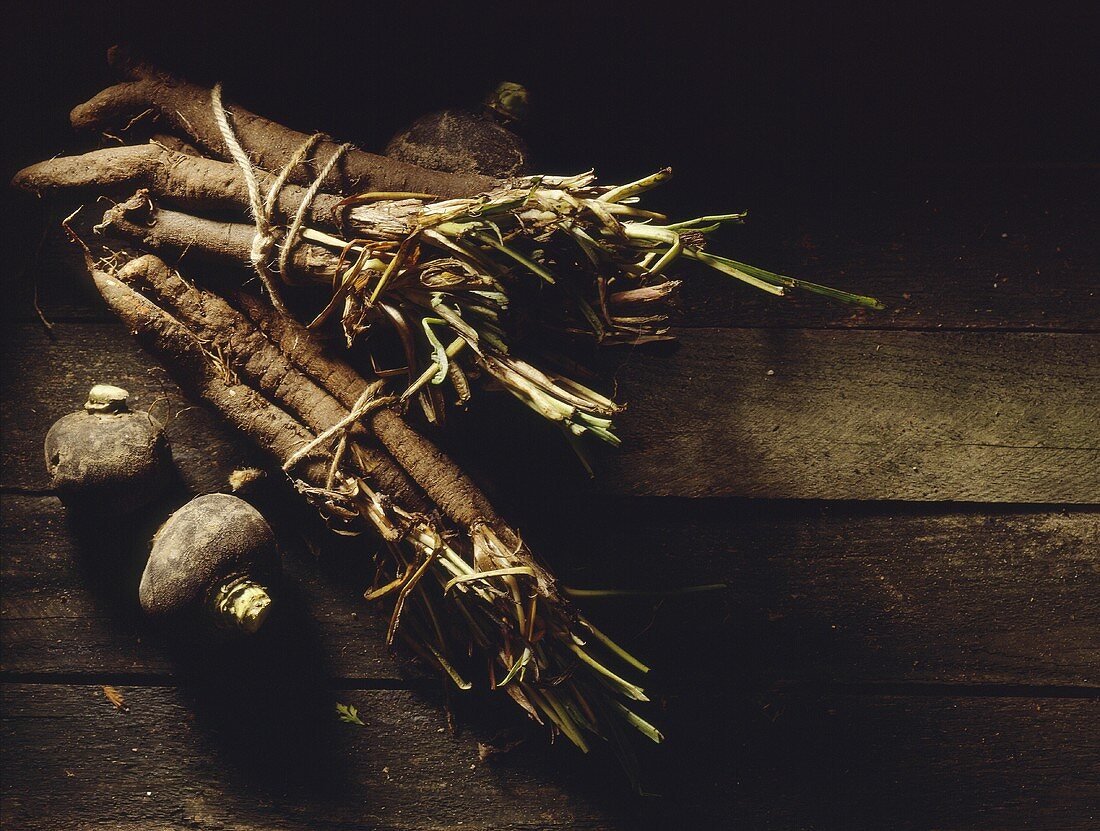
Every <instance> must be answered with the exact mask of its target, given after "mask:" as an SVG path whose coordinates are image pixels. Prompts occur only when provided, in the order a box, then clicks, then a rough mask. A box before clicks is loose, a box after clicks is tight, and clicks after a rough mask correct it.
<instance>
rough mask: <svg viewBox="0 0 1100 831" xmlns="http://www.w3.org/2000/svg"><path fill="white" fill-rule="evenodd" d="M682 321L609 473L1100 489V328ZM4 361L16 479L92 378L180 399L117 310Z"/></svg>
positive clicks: (5, 459)
mask: <svg viewBox="0 0 1100 831" xmlns="http://www.w3.org/2000/svg"><path fill="white" fill-rule="evenodd" d="M682 334H683V342H682V344H681V346H680V348H679V349H678V350H677V351H676V352H675V353H674V354H672V355H667V354H661V355H658V354H652V353H646V352H642V351H637V352H634V353H631V354H630V355H629V356H628V358H627V359H626V361H625V362H624V363H623V364H622V365H621V366H620V367H619V369H618V372H617V379H618V389H619V395H620V397H621V399H622V400H624V401H626V402H627V404H628V411H627V413H626V414H624V416H623V417H622V418H621V434H622V436H623V439H624V444H623V447H622V448H621V449H619V450H615V451H614V452H607V453H602V452H601V451H600V450H599V449H597V451H596V452H597V453H598V454H600V456H601V458H602V459H603V470H602V471H601V478H600V482H599V487H600V488H603V489H606V490H608V491H612V492H619V493H627V494H633V495H658V496H690V497H699V496H748V497H768V498H784V499H866V500H913V501H933V502H935V501H953V502H1017V503H1074V504H1093V503H1095V502H1097V500H1098V499H1100V421H1098V420H1097V419H1096V418H1095V412H1096V390H1098V389H1100V354H1098V352H1100V344H1098V342H1097V340H1096V339H1095V338H1093V337H1091V336H1089V335H1085V334H1068V333H1043V334H1038V333H1034V334H1032V333H1018V332H1017V333H992V332H989V333H978V332H975V333H960V332H938V333H934V332H865V331H815V330H788V331H782V330H775V331H761V330H721V329H706V330H690V331H684V332H683V333H682ZM4 362H5V375H6V377H8V378H9V379H11V380H12V382H13V383H14V384H16V385H17V386H19V387H20V389H21V395H22V399H23V400H22V401H21V402H20V404H19V406H16V407H9V408H6V409H5V412H4V414H3V418H4V429H5V434H6V436H7V440H6V441H5V443H4V446H3V448H2V449H0V453H2V456H0V484H2V485H3V486H5V487H19V488H31V489H33V488H41V487H43V486H44V485H45V482H46V480H45V473H44V470H43V467H42V464H41V461H40V460H39V452H40V451H39V442H40V440H41V438H40V437H41V436H43V435H45V432H46V429H47V428H48V426H49V424H50V423H51V422H52V421H53V420H54V419H56V418H57V417H59V416H60V415H62V414H64V412H68V411H70V410H71V409H75V408H77V407H79V405H80V403H82V401H83V397H84V394H85V391H86V390H87V388H88V387H89V386H90V385H91V384H92V383H95V382H98V381H111V382H113V383H117V384H121V385H123V386H128V388H130V389H131V392H134V393H135V401H136V404H137V405H138V406H149V405H150V404H151V403H152V401H153V400H155V399H156V398H158V397H161V396H165V395H167V396H168V400H169V402H170V403H171V404H172V406H173V407H174V408H178V409H182V403H180V402H182V399H181V398H180V397H179V395H178V393H177V392H176V391H175V387H174V385H173V384H172V383H171V381H169V380H168V379H167V377H166V375H165V373H164V371H163V370H162V369H160V368H159V367H158V366H157V365H156V364H155V362H154V361H153V360H152V359H151V358H149V357H148V356H146V355H145V354H144V353H142V352H141V351H140V350H139V349H138V348H137V347H136V346H135V345H134V344H133V343H132V342H130V339H129V338H128V337H127V335H126V334H125V332H124V331H123V330H122V328H121V327H120V326H117V325H113V324H88V323H82V324H63V325H60V326H58V327H57V339H56V340H49V339H47V338H46V337H45V336H44V335H43V334H42V333H41V332H39V331H37V330H36V329H35V328H34V327H32V326H30V325H24V326H23V327H22V328H21V329H20V330H18V337H17V339H15V340H14V341H13V342H12V344H11V349H9V350H8V351H7V353H6V354H5V356H4ZM769 373H770V374H769ZM32 379H33V380H32ZM66 398H68V400H69V401H71V403H70V404H64V403H63V402H64V401H65V400H66ZM192 413H194V419H196V420H195V421H192V420H191V414H192ZM526 418H528V419H529V420H531V419H535V418H536V417H535V416H533V415H527V416H526ZM522 429H523V428H522V427H520V428H519V431H522ZM517 435H521V436H522V435H523V433H522V432H517ZM170 437H171V438H173V439H175V440H176V447H177V450H178V452H179V453H181V454H184V455H191V456H193V457H194V458H193V459H192V460H191V462H190V463H189V464H187V465H185V467H187V468H188V469H190V470H194V471H196V474H195V475H196V476H198V477H199V478H200V479H202V478H205V477H213V479H212V482H213V486H218V483H220V482H222V481H224V479H223V478H221V477H222V476H223V475H224V474H223V471H224V472H228V470H229V469H231V468H232V467H233V466H234V465H235V464H239V463H242V462H243V459H242V454H241V452H240V450H239V449H238V448H237V446H236V445H234V444H233V443H232V442H231V441H230V440H229V438H228V434H227V432H226V431H225V430H224V428H221V427H220V426H218V425H217V424H216V422H215V421H213V420H212V419H211V416H210V415H209V413H208V412H207V411H206V410H201V409H199V410H190V411H188V420H186V421H180V422H179V423H178V424H176V425H175V430H174V431H173V432H172V435H171V436H170ZM503 441H504V442H505V443H507V442H508V441H509V439H508V438H507V437H505V438H504V439H503ZM512 441H513V442H514V441H515V440H514V439H512ZM222 456H224V458H221V457H222ZM205 462H209V463H205ZM513 463H522V459H521V458H514V459H513ZM200 471H205V473H200ZM196 484H199V483H196ZM205 485H206V486H207V487H210V486H211V482H206V483H205Z"/></svg>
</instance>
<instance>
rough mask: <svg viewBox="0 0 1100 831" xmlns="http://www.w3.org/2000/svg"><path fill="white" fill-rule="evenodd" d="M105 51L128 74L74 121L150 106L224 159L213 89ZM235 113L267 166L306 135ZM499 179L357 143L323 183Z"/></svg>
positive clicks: (83, 124) (94, 122)
mask: <svg viewBox="0 0 1100 831" xmlns="http://www.w3.org/2000/svg"><path fill="white" fill-rule="evenodd" d="M107 59H108V62H109V63H110V64H111V65H112V66H113V67H114V68H115V69H116V70H117V71H119V72H120V74H122V75H123V76H124V77H126V78H128V79H129V80H128V81H126V82H124V83H121V84H117V85H115V86H113V87H109V88H107V89H105V90H103V91H102V92H100V93H99V94H98V95H96V96H95V97H93V98H92V99H91V100H89V101H87V102H85V103H83V104H81V105H79V106H78V107H76V108H75V109H73V111H72V113H71V114H70V121H71V122H72V125H73V126H74V127H76V128H84V129H95V130H106V129H110V128H113V127H115V126H117V125H119V124H126V123H127V122H129V121H130V120H131V119H133V118H134V117H135V116H138V115H140V114H141V113H144V112H146V111H149V110H152V111H153V112H154V113H155V114H156V116H157V117H158V118H159V119H160V120H161V121H162V122H163V123H165V124H167V125H169V126H170V127H171V128H172V131H174V132H177V133H181V134H183V135H185V136H188V137H189V138H190V139H191V140H192V141H194V142H195V144H197V145H198V146H200V147H201V148H203V149H204V150H206V151H208V152H210V153H212V154H214V155H215V156H219V157H221V158H223V159H224V158H228V157H229V153H228V150H227V148H226V145H225V142H224V140H223V139H222V135H221V131H220V130H219V128H218V125H217V122H216V121H215V119H214V114H213V110H212V108H211V104H210V90H208V89H205V88H203V87H200V86H197V85H195V84H190V83H187V82H186V81H182V80H180V79H178V78H173V77H172V76H170V75H168V74H167V73H165V72H162V71H160V70H158V69H155V68H154V67H152V66H149V65H148V64H145V63H141V62H138V61H134V60H132V59H131V58H130V57H129V56H128V55H127V54H126V53H125V52H124V51H123V50H121V49H119V48H118V47H112V49H110V50H109V51H108V54H107ZM232 116H233V124H234V128H235V130H236V132H237V136H238V139H239V141H240V143H241V146H242V147H243V148H244V149H245V151H246V152H247V153H248V154H249V155H250V157H251V158H252V160H253V161H254V163H255V164H256V165H258V166H259V167H261V168H263V169H265V170H269V171H278V170H281V169H282V167H283V165H285V164H286V163H287V161H288V160H289V159H291V158H292V157H293V155H294V153H295V151H297V149H298V148H299V147H300V146H301V145H302V143H303V142H305V141H306V139H308V138H309V136H308V135H307V134H306V133H300V132H298V131H297V130H291V129H289V128H287V127H284V126H282V125H281V124H276V123H275V122H274V121H269V120H268V119H266V118H262V117H261V116H258V115H255V114H253V113H250V112H248V110H245V109H243V108H241V107H237V106H234V107H232ZM337 148H338V145H337V144H336V143H335V142H332V141H328V140H324V141H321V142H320V143H319V144H318V145H317V148H316V150H315V153H314V158H316V159H318V160H319V162H320V163H323V162H324V160H327V159H328V158H329V157H330V156H332V154H333V153H335V152H336V151H337ZM315 175H316V171H315V170H313V169H312V166H304V167H300V168H299V169H298V170H295V171H293V172H292V173H291V181H293V182H296V183H298V184H308V183H309V182H310V181H311V180H312V178H313V177H314V176H315ZM496 184H497V182H496V180H494V179H491V178H489V177H486V176H478V175H473V174H454V173H441V172H438V171H432V170H425V169H423V168H420V167H416V166H415V165H411V164H406V163H404V162H399V161H396V160H394V159H387V158H386V157H384V156H378V155H375V154H373V153H367V152H365V151H362V150H358V149H352V150H351V151H350V152H348V154H347V156H346V158H345V159H344V161H343V162H342V163H341V164H339V165H337V169H336V170H335V171H333V172H332V173H331V174H330V176H329V177H328V179H327V180H326V181H325V182H324V183H323V187H324V189H325V190H328V191H330V192H340V191H341V190H342V189H343V188H345V187H349V186H350V187H354V188H356V189H358V190H375V191H411V192H417V193H432V194H436V195H437V196H440V197H452V196H470V195H472V194H476V193H480V192H481V191H484V190H489V189H490V188H492V187H494V186H495V185H496Z"/></svg>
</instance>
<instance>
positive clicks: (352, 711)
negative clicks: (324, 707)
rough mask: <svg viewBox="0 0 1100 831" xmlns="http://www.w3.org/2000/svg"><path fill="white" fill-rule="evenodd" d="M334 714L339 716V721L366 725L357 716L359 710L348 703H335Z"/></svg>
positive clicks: (361, 725)
mask: <svg viewBox="0 0 1100 831" xmlns="http://www.w3.org/2000/svg"><path fill="white" fill-rule="evenodd" d="M336 714H337V715H338V716H339V717H340V721H343V722H345V723H347V724H358V725H359V726H360V727H366V726H367V725H366V724H365V723H364V722H363V720H362V719H361V718H359V710H357V709H356V708H355V707H353V706H352V705H350V704H340V703H337V704H336Z"/></svg>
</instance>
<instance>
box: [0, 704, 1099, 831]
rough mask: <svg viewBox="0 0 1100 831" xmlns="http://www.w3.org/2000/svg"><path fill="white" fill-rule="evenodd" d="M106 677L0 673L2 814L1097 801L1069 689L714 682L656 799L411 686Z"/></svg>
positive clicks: (604, 816) (325, 825)
mask: <svg viewBox="0 0 1100 831" xmlns="http://www.w3.org/2000/svg"><path fill="white" fill-rule="evenodd" d="M118 690H119V692H121V694H122V695H123V697H124V699H125V702H126V705H127V706H128V707H129V708H130V709H129V712H126V713H123V712H119V711H118V710H116V709H115V707H114V706H113V705H112V704H111V703H110V702H109V701H108V700H107V699H106V698H105V696H104V694H103V691H102V689H101V688H100V687H98V686H66V687H59V686H54V685H5V686H4V690H3V693H4V704H5V707H4V711H5V718H4V721H3V733H2V735H3V744H4V749H5V754H11V756H12V757H13V758H18V759H19V760H20V764H19V765H17V766H12V767H10V768H9V772H8V775H7V776H5V778H4V783H3V810H4V816H5V827H7V828H11V829H38V828H43V829H45V828H56V827H58V826H66V827H81V828H112V829H116V828H119V829H139V828H147V827H150V826H156V827H158V828H181V829H182V828H194V827H203V828H235V829H265V830H266V829H272V828H277V829H299V828H301V829H305V828H309V829H352V828H377V827H385V828H394V829H405V828H408V829H412V828H440V829H442V828H459V827H461V828H473V829H490V828H493V829H495V828H517V829H536V828H538V829H553V828H575V829H597V828H600V829H602V828H622V827H633V828H670V827H676V828H703V827H719V826H721V827H730V826H731V825H733V826H737V825H742V824H743V825H749V826H753V825H758V824H761V823H763V824H766V825H767V827H768V828H775V829H788V828H821V829H846V828H852V827H859V828H872V827H878V828H887V827H888V828H899V829H911V828H912V829H917V828H930V827H932V828H944V827H950V828H971V827H979V826H980V827H994V826H995V827H997V828H1001V829H1025V828H1036V827H1048V828H1055V827H1057V828H1060V829H1088V828H1092V827H1094V825H1093V823H1094V822H1095V807H1096V804H1097V800H1098V798H1100V780H1098V778H1097V776H1096V772H1097V766H1098V765H1100V742H1098V741H1097V736H1098V734H1097V731H1096V730H1095V724H1096V719H1097V717H1098V712H1097V703H1096V702H1095V701H1088V700H1081V699H1054V700H1050V699H1046V700H1042V699H1034V698H1008V699H997V700H990V699H981V698H977V699H974V698H971V699H960V698H940V697H932V698H928V697H914V696H890V697H883V696H853V695H826V696H823V697H821V698H804V697H798V696H790V695H771V696H768V697H766V698H760V699H757V700H745V699H739V698H736V697H725V698H723V699H716V698H714V697H710V699H709V701H705V702H701V705H702V706H703V708H704V712H705V713H706V714H707V715H709V716H711V717H712V718H716V719H717V720H715V721H704V720H701V719H693V720H692V722H691V731H690V732H689V733H687V734H686V735H685V734H683V733H681V734H680V736H681V738H680V739H679V740H677V741H675V742H673V743H670V744H669V745H668V746H667V747H666V748H665V749H664V751H663V754H664V764H663V765H662V766H661V768H660V769H655V770H654V769H651V772H652V773H655V774H657V775H658V776H659V778H660V780H659V781H660V782H661V790H662V796H661V797H651V798H648V799H640V800H635V799H631V798H629V797H624V796H623V794H622V792H621V791H618V790H617V789H616V788H614V787H613V784H614V781H615V780H614V778H613V774H612V773H610V772H609V771H608V770H606V769H605V768H603V767H602V766H601V764H602V763H601V761H600V760H599V759H598V758H596V759H581V760H578V759H576V758H574V757H572V756H570V757H568V762H569V763H568V764H566V761H567V758H566V756H567V754H568V748H553V749H550V750H548V749H546V748H544V747H542V746H540V745H537V744H536V743H534V742H532V743H530V744H528V745H527V746H524V747H521V748H519V749H517V750H514V751H512V752H511V753H510V754H508V755H506V756H503V757H492V758H490V759H489V760H488V761H485V762H482V761H479V759H478V752H477V745H476V741H477V739H478V738H479V737H478V736H477V728H476V727H475V728H472V729H471V728H469V727H467V728H466V729H464V730H463V731H462V732H461V733H460V734H458V735H457V736H454V735H451V734H450V733H449V732H448V731H447V730H446V726H445V725H446V721H445V719H444V718H443V716H442V715H441V714H440V713H439V712H438V711H436V710H434V709H433V708H432V706H431V704H430V703H426V702H425V701H424V700H422V699H421V698H420V697H419V696H417V695H416V694H413V693H410V692H407V691H402V690H320V691H318V690H313V689H311V688H310V687H309V685H308V684H300V685H296V684H289V685H284V686H275V687H272V688H270V689H269V695H268V698H267V699H266V700H260V701H256V702H255V705H254V708H253V709H252V710H251V711H245V712H244V713H237V712H236V711H235V710H234V709H233V708H232V707H231V706H229V704H230V702H231V701H232V700H233V699H234V698H235V696H234V695H233V694H232V693H228V694H227V693H225V692H224V691H223V692H220V693H219V692H218V691H217V690H213V689H205V688H203V689H198V688H184V689H177V688H167V687H160V686H141V687H134V686H120V687H118ZM236 698H237V700H236V701H235V702H233V703H235V704H236V705H240V704H241V703H242V702H241V701H240V700H239V697H236ZM336 701H340V702H343V703H346V704H350V705H353V706H356V707H357V708H358V709H359V712H360V715H361V717H362V720H363V721H364V722H365V723H366V726H365V727H357V726H354V725H349V724H342V723H340V722H338V721H337V720H336V718H335V712H334V706H335V702H336ZM47 784H48V787H45V785H47ZM811 794H828V795H829V798H828V800H827V801H824V802H823V801H821V800H820V799H814V798H809V795H811Z"/></svg>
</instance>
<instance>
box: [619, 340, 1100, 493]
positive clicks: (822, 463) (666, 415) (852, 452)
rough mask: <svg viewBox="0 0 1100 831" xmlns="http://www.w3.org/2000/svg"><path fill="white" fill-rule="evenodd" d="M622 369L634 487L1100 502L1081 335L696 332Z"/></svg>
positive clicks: (1097, 429) (1096, 352) (624, 464)
mask: <svg viewBox="0 0 1100 831" xmlns="http://www.w3.org/2000/svg"><path fill="white" fill-rule="evenodd" d="M682 334H683V340H682V342H681V345H680V349H679V351H678V352H677V353H676V355H675V356H674V357H672V358H669V357H665V356H654V355H649V354H645V353H642V352H636V353H634V354H633V355H631V357H630V359H629V360H628V361H627V362H626V363H624V364H623V366H622V368H621V369H620V371H619V373H618V381H619V392H620V396H621V398H622V399H623V400H624V401H626V402H627V405H628V408H629V409H628V411H627V413H626V414H625V415H624V416H623V418H622V419H621V424H622V430H621V434H622V438H623V447H622V448H621V449H620V450H618V451H616V452H615V453H614V454H607V455H608V470H607V473H606V474H605V479H606V481H607V483H608V487H609V488H611V489H613V490H615V491H618V492H622V493H629V494H638V495H642V494H644V495H660V496H751V497H768V498H783V499H863V500H890V499H893V500H909V501H934V502H935V501H954V502H1016V503H1027V502H1038V503H1060V502H1066V503H1095V502H1096V501H1098V500H1100V420H1098V419H1097V418H1096V412H1097V410H1096V404H1097V391H1098V390H1100V342H1098V341H1097V339H1096V338H1094V337H1092V336H1090V335H1082V334H1025V333H1000V332H998V333H957V332H952V333H948V332H939V333H936V332H861V331H849V332H839V331H835V332H828V331H808V330H789V331H775V330H773V331H758V330H721V329H709V330H692V331H685V332H683V333H682Z"/></svg>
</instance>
